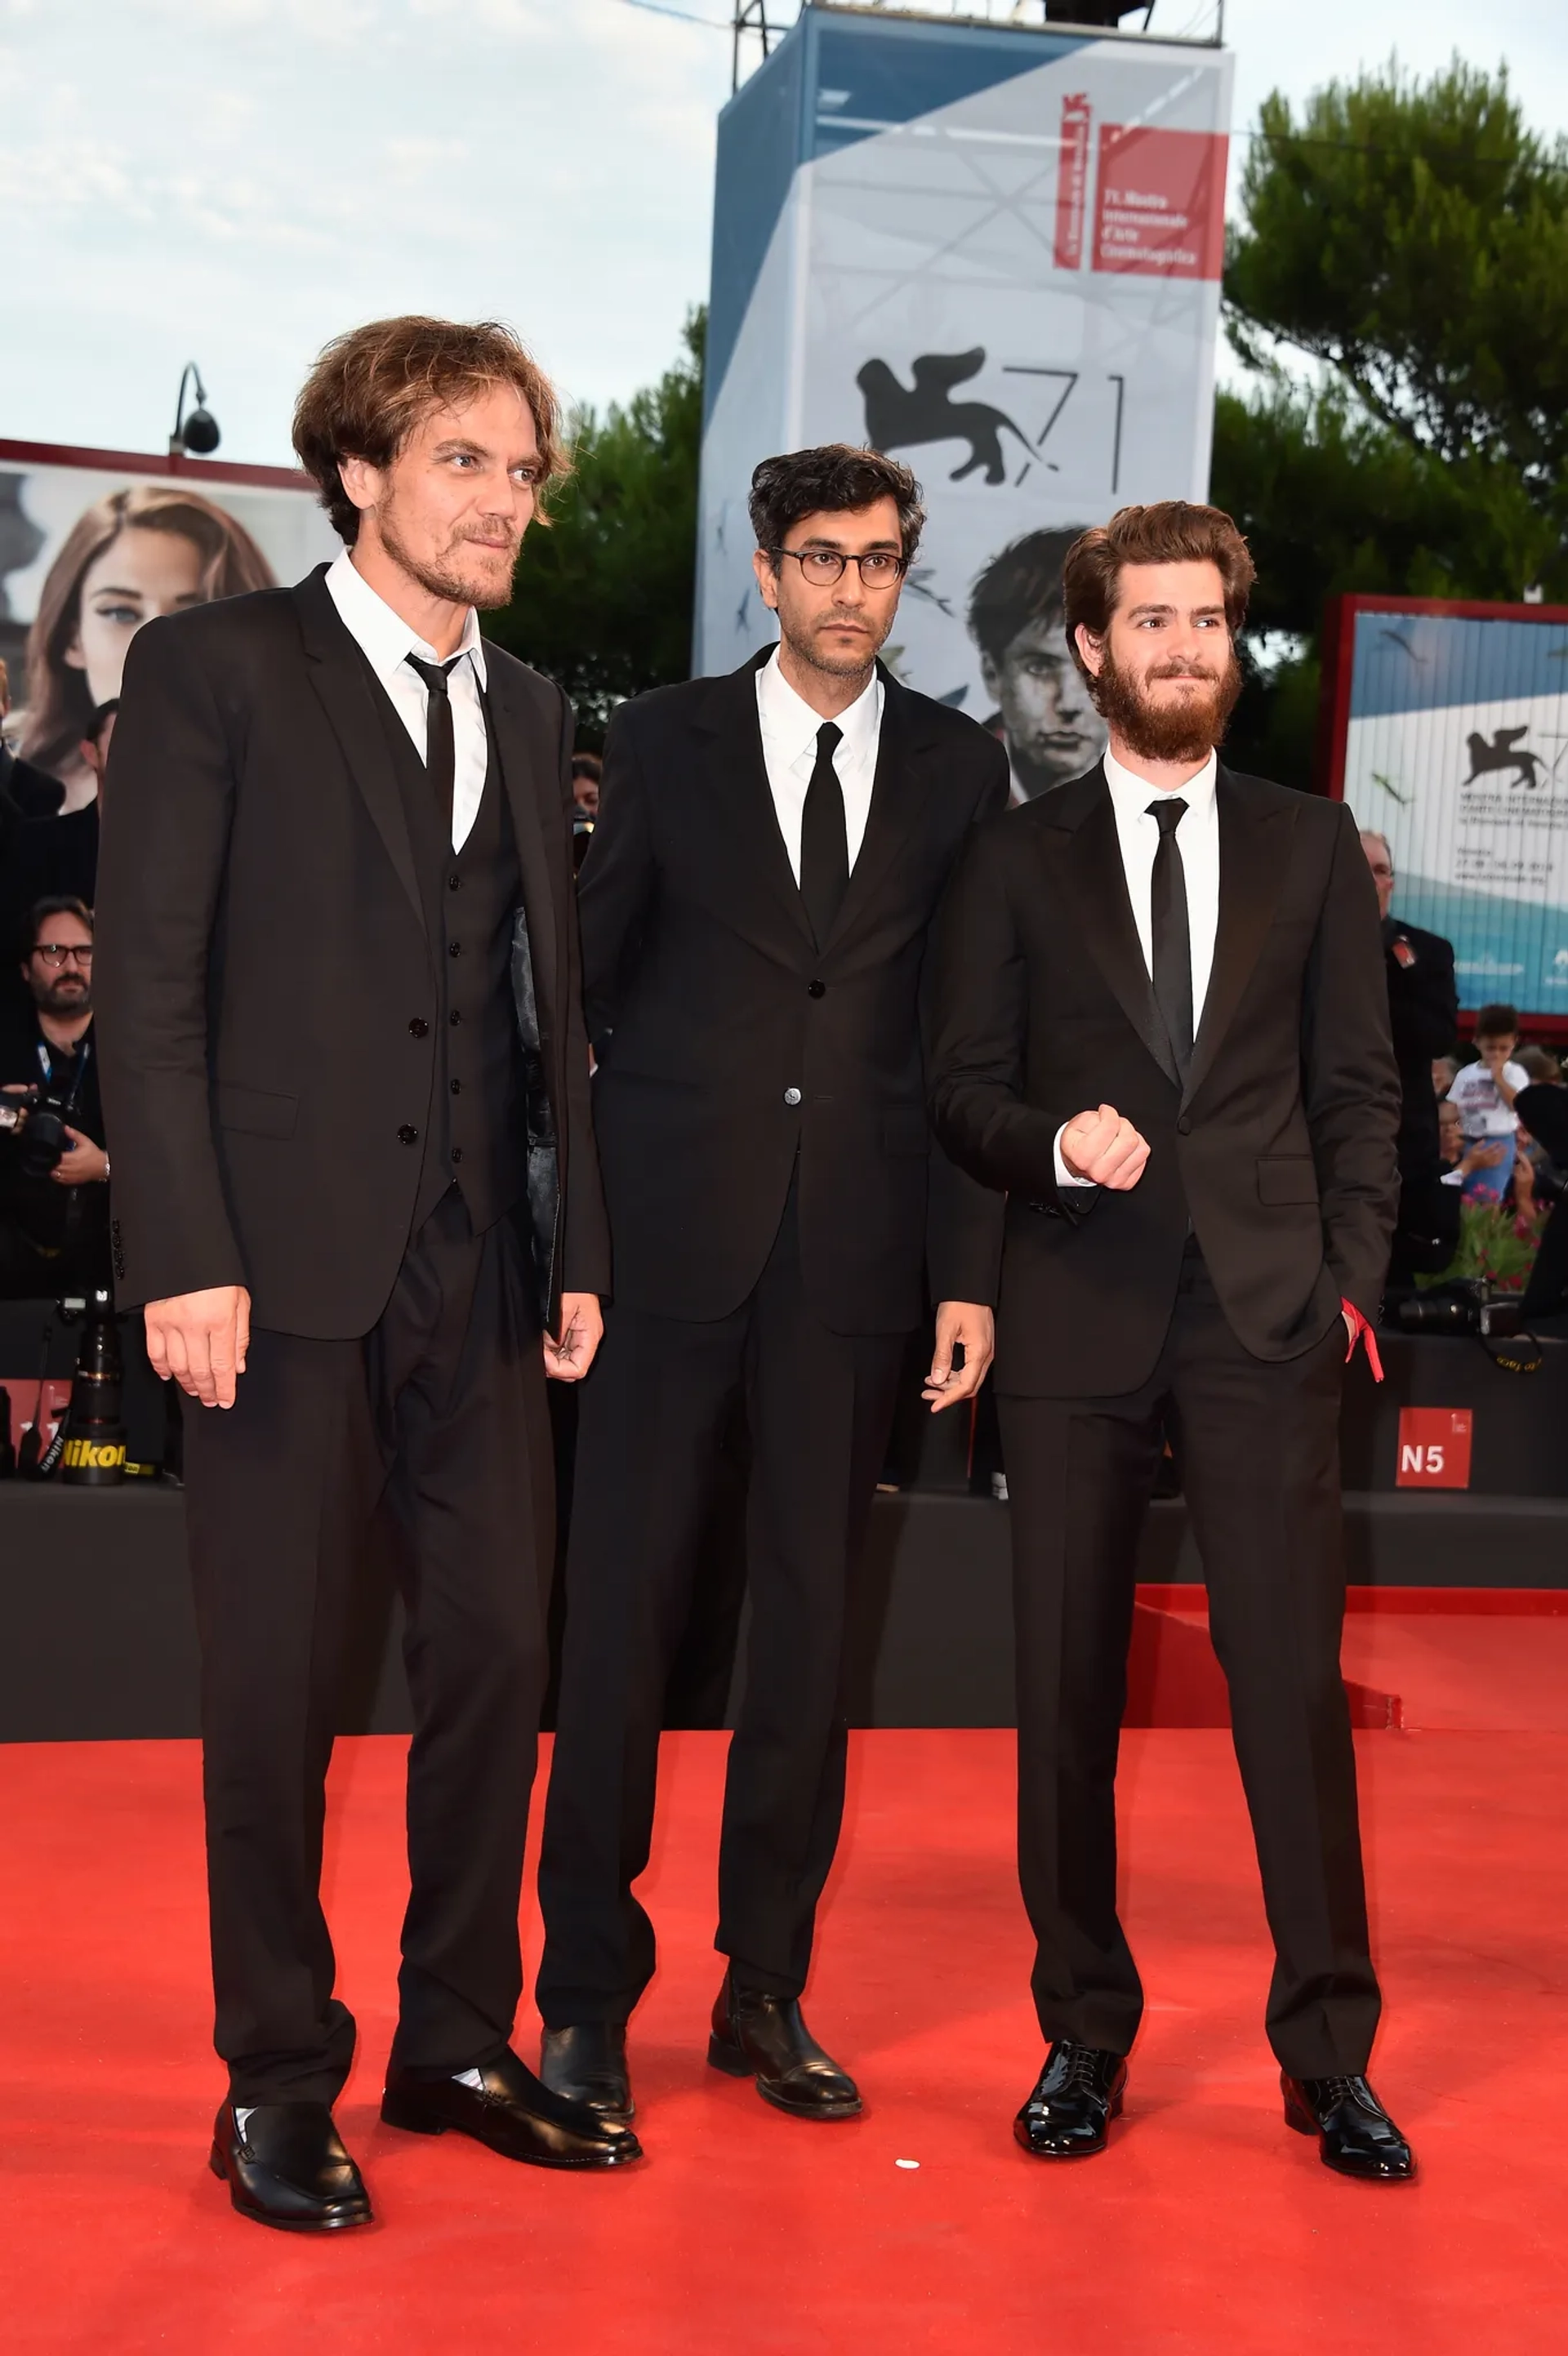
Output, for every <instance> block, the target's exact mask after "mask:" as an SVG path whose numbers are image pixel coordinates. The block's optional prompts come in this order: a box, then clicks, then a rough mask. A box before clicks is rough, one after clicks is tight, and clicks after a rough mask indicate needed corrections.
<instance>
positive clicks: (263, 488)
mask: <svg viewBox="0 0 1568 2356" xmlns="http://www.w3.org/2000/svg"><path fill="white" fill-rule="evenodd" d="M339 545H340V543H339V541H338V535H337V533H336V532H335V531H334V530H333V529H332V527H331V525H330V524H329V523H328V519H327V517H326V515H325V514H324V512H323V511H322V509H320V507H319V506H318V505H317V499H316V488H315V485H314V484H312V483H310V482H308V481H307V480H306V477H305V476H304V475H302V474H294V473H292V472H290V471H289V470H288V469H287V468H285V467H282V466H230V465H227V464H225V463H223V462H221V461H215V460H192V459H185V458H155V457H143V456H136V455H131V454H128V453H123V452H119V451H108V450H68V449H62V448H57V447H55V446H53V445H52V444H47V443H21V442H0V659H3V660H4V661H5V667H6V669H7V671H8V672H9V674H10V682H11V700H12V707H13V708H12V712H11V714H10V717H9V719H8V720H7V721H6V723H5V738H6V742H7V743H8V744H11V745H12V747H13V749H14V750H16V751H17V752H19V753H21V754H22V755H24V757H25V758H27V760H29V761H32V762H34V763H36V765H37V766H38V767H39V768H41V769H43V770H45V771H47V772H48V774H49V775H50V776H55V777H58V778H59V779H60V780H61V782H62V783H63V784H64V785H65V787H66V788H67V794H68V798H69V799H70V801H71V802H75V801H77V800H80V799H90V798H91V794H92V791H93V787H94V781H93V779H92V776H91V772H89V771H88V770H87V769H86V768H85V767H84V766H83V764H82V760H81V751H80V744H81V734H82V731H83V728H84V727H85V725H86V723H87V720H88V718H89V716H90V714H91V712H93V710H94V709H95V708H96V706H97V705H99V704H101V703H107V702H108V701H110V700H111V699H112V698H113V697H114V696H117V695H118V694H119V692H120V679H121V674H122V672H123V670H124V663H125V649H126V648H127V647H128V646H129V645H130V643H131V640H132V638H133V637H134V636H135V634H136V632H137V631H138V630H139V629H140V628H141V627H142V626H143V625H144V624H145V623H146V622H149V621H151V619H152V618H153V616H155V615H156V614H163V613H172V612H176V611H177V610H178V608H179V607H181V606H183V605H197V604H202V603H205V602H206V601H207V600H208V599H209V598H213V597H231V596H235V595H238V594H240V593H241V592H242V591H243V590H247V589H269V588H272V587H273V586H274V585H275V584H277V583H279V582H292V581H298V580H300V579H302V578H303V576H304V575H305V574H306V573H308V572H309V571H310V569H311V567H312V566H313V565H314V564H317V563H319V562H320V561H321V559H322V558H323V557H330V556H333V555H335V554H336V553H337V551H338V547H339Z"/></svg>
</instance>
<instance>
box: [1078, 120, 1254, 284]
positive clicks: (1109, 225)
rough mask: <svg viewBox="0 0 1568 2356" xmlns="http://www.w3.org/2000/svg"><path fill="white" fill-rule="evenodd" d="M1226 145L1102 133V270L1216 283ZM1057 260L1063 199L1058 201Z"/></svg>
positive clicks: (1115, 126) (1111, 130) (1172, 136)
mask: <svg viewBox="0 0 1568 2356" xmlns="http://www.w3.org/2000/svg"><path fill="white" fill-rule="evenodd" d="M1228 144H1229V143H1228V142H1227V141H1226V140H1225V139H1223V138H1221V137H1219V135H1217V134H1213V133H1210V132H1207V131H1149V130H1145V129H1143V128H1142V127H1141V126H1140V125H1138V124H1136V123H1133V124H1127V123H1103V124H1102V125H1101V132H1100V195H1099V204H1098V208H1097V211H1096V215H1095V224H1094V266H1095V268H1096V270H1111V271H1122V272H1128V271H1131V272H1137V273H1142V274H1144V275H1145V276H1148V277H1155V278H1218V277H1219V273H1220V268H1221V265H1222V264H1223V262H1224V260H1225V158H1226V151H1227V147H1228ZM1057 221H1058V228H1057V244H1058V261H1059V260H1060V258H1061V257H1060V245H1061V228H1060V222H1061V198H1060V195H1059V193H1058V198H1057Z"/></svg>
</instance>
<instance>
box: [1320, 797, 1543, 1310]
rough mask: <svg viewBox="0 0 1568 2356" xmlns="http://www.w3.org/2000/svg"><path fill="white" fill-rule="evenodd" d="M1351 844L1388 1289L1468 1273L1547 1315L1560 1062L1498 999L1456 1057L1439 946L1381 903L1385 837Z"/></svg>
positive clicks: (1391, 892) (1392, 885) (1453, 999)
mask: <svg viewBox="0 0 1568 2356" xmlns="http://www.w3.org/2000/svg"><path fill="white" fill-rule="evenodd" d="M1361 847H1362V849H1363V851H1365V852H1366V855H1367V863H1368V865H1369V868H1370V869H1371V873H1372V881H1373V883H1375V884H1376V886H1377V890H1378V903H1379V913H1380V917H1381V922H1382V933H1383V963H1384V971H1385V974H1386V977H1387V981H1388V991H1389V1019H1390V1027H1391V1032H1392V1035H1393V1044H1394V1054H1395V1057H1396V1059H1397V1061H1398V1064H1399V1068H1400V1088H1401V1112H1400V1134H1399V1162H1400V1215H1399V1222H1398V1226H1397V1227H1396V1229H1395V1234H1394V1243H1393V1250H1392V1254H1391V1262H1390V1269H1389V1279H1390V1291H1391V1295H1392V1297H1393V1299H1394V1300H1395V1301H1398V1300H1399V1299H1400V1298H1402V1297H1403V1296H1404V1295H1406V1294H1408V1293H1409V1292H1410V1291H1412V1290H1417V1289H1424V1288H1426V1287H1429V1286H1432V1285H1434V1284H1443V1283H1445V1282H1452V1281H1455V1280H1462V1281H1466V1282H1468V1281H1474V1280H1485V1281H1487V1283H1488V1284H1490V1285H1492V1286H1494V1287H1495V1288H1496V1289H1498V1290H1502V1291H1509V1292H1514V1293H1518V1294H1519V1295H1520V1301H1521V1309H1522V1312H1523V1313H1524V1314H1526V1315H1527V1316H1530V1317H1544V1316H1550V1315H1553V1314H1556V1313H1558V1312H1561V1311H1562V1310H1563V1308H1564V1306H1565V1305H1568V1304H1565V1301H1564V1284H1565V1280H1568V1231H1565V1230H1564V1222H1563V1220H1562V1219H1560V1218H1558V1217H1557V1216H1556V1213H1557V1208H1558V1205H1559V1204H1560V1203H1561V1201H1562V1200H1563V1194H1564V1191H1565V1189H1568V1170H1565V1167H1564V1165H1565V1164H1568V1092H1565V1091H1564V1088H1563V1066H1562V1064H1561V1063H1560V1061H1559V1060H1558V1058H1557V1056H1556V1055H1554V1054H1553V1053H1552V1050H1551V1049H1550V1048H1548V1047H1545V1046H1542V1045H1540V1044H1528V1045H1527V1044H1523V1043H1522V1039H1521V1029H1520V1016H1519V1013H1518V1012H1517V1010H1516V1009H1515V1008H1514V1007H1512V1006H1509V1005H1506V1004H1503V1003H1501V1002H1494V1003H1492V1004H1488V1005H1486V1006H1483V1007H1481V1009H1480V1010H1479V1012H1477V1015H1476V1017H1475V1020H1474V1022H1473V1023H1472V1025H1471V1026H1470V1034H1471V1035H1470V1052H1469V1054H1468V1055H1463V1054H1462V1053H1461V1025H1460V1015H1459V1001H1458V993H1457V987H1456V983H1455V967H1454V949H1453V946H1452V944H1451V943H1450V942H1448V941H1446V940H1444V938H1443V937H1442V936H1441V935H1440V934H1436V933H1431V932H1427V931H1425V930H1424V929H1423V927H1421V926H1416V925H1412V924H1408V923H1406V922H1404V921H1403V920H1402V918H1400V917H1399V916H1397V915H1396V914H1395V913H1394V908H1393V902H1394V899H1395V897H1396V895H1397V890H1398V879H1397V876H1396V874H1395V870H1394V862H1393V853H1392V851H1391V848H1390V845H1389V842H1388V840H1387V838H1386V836H1384V835H1382V834H1379V833H1376V832H1374V831H1371V830H1365V831H1363V833H1362V836H1361ZM1549 1237H1550V1241H1549V1240H1548V1238H1549Z"/></svg>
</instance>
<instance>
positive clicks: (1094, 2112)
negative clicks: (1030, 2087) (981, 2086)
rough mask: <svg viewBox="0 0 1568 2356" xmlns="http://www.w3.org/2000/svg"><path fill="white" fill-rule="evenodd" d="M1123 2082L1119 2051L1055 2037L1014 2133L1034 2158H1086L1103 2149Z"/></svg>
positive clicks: (1123, 2067)
mask: <svg viewBox="0 0 1568 2356" xmlns="http://www.w3.org/2000/svg"><path fill="white" fill-rule="evenodd" d="M1126 2083H1127V2063H1126V2061H1125V2059H1124V2057H1123V2056H1122V2054H1120V2053H1107V2052H1104V2051H1102V2050H1101V2047H1099V2046H1098V2045H1075V2044H1073V2042H1072V2041H1071V2040H1070V2039H1069V2038H1066V2037H1058V2040H1057V2041H1056V2043H1055V2044H1054V2045H1053V2046H1052V2047H1051V2050H1050V2051H1049V2052H1048V2053H1047V2056H1046V2066H1045V2068H1044V2069H1043V2070H1042V2071H1041V2072H1040V2075H1039V2078H1038V2080H1037V2082H1036V2086H1035V2091H1034V2093H1033V2094H1031V2095H1030V2097H1029V2099H1028V2101H1027V2102H1026V2104H1025V2105H1024V2107H1023V2109H1022V2110H1021V2111H1020V2112H1019V2114H1018V2115H1017V2117H1016V2118H1015V2120H1014V2122H1013V2133H1014V2136H1015V2139H1016V2140H1017V2141H1018V2142H1019V2143H1021V2144H1022V2145H1023V2147H1024V2149H1025V2150H1026V2152H1030V2153H1032V2154H1033V2156H1034V2158H1036V2159H1088V2158H1091V2157H1092V2155H1093V2154H1094V2153H1095V2152H1097V2151H1103V2150H1104V2148H1105V2144H1106V2137H1107V2135H1108V2133H1109V2130H1110V2126H1111V2122H1112V2119H1115V2118H1120V2117H1121V2115H1122V2088H1123V2087H1124V2086H1125V2085H1126Z"/></svg>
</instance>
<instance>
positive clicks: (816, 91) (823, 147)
mask: <svg viewBox="0 0 1568 2356" xmlns="http://www.w3.org/2000/svg"><path fill="white" fill-rule="evenodd" d="M801 22H802V23H803V24H804V25H806V27H808V30H809V34H810V38H811V48H812V50H813V52H814V54H813V56H812V59H811V70H810V73H809V77H808V90H809V93H810V95H811V97H812V98H813V99H814V102H815V103H814V106H813V107H812V110H811V117H810V119H809V121H808V124H807V130H808V134H809V137H810V140H811V145H810V146H809V148H808V151H807V152H808V153H809V154H810V155H813V156H815V155H833V154H836V153H837V151H838V150H839V149H840V148H842V147H847V146H851V145H854V142H855V141H856V140H857V139H870V138H872V137H874V136H875V134H876V133H877V132H879V131H891V130H893V129H895V128H896V127H897V124H899V123H913V122H914V121H915V120H916V119H917V118H918V116H920V115H922V114H934V113H935V112H937V110H938V108H939V107H943V106H953V105H956V104H957V102H958V101H959V100H960V99H962V98H973V97H974V96H975V95H976V93H977V92H978V91H983V90H991V89H993V88H994V87H995V85H996V84H997V83H998V82H1001V81H1013V80H1015V79H1016V78H1017V76H1018V75H1019V74H1026V73H1033V72H1034V71H1035V70H1036V67H1038V66H1048V65H1054V64H1056V63H1057V61H1058V59H1062V58H1067V57H1070V56H1071V55H1072V53H1073V51H1074V50H1075V49H1081V48H1083V47H1084V46H1085V38H1084V36H1083V35H1082V34H1077V33H1038V32H1034V31H1025V30H1022V29H1018V30H1012V29H1009V28H1008V27H1004V26H996V27H987V26H981V25H944V24H940V23H934V24H923V25H922V24H908V23H898V22H897V21H896V20H895V21H887V22H884V23H881V24H878V23H877V22H876V20H875V18H872V19H871V20H869V21H862V22H859V23H855V24H846V23H845V22H844V20H843V18H842V17H837V18H835V17H832V16H821V15H819V14H817V13H816V12H815V11H814V10H813V11H811V12H809V13H808V14H807V15H806V16H803V17H802V19H801Z"/></svg>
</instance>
